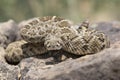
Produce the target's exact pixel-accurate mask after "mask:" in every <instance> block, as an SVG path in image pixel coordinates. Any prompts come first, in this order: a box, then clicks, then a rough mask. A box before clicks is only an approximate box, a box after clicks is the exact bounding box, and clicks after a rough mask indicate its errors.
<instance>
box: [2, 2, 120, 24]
mask: <svg viewBox="0 0 120 80" xmlns="http://www.w3.org/2000/svg"><path fill="white" fill-rule="evenodd" d="M48 15H51V16H52V15H56V16H62V17H64V18H67V19H70V20H73V21H74V22H76V23H78V22H81V21H82V20H85V19H86V18H88V19H89V20H90V21H94V22H98V21H117V20H120V0H0V22H3V21H7V20H9V19H13V20H15V21H16V22H20V21H23V20H26V19H30V18H33V17H42V16H48Z"/></svg>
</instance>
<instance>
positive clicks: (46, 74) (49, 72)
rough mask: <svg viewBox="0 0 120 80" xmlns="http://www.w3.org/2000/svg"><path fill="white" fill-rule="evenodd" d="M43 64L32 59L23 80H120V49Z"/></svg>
mask: <svg viewBox="0 0 120 80" xmlns="http://www.w3.org/2000/svg"><path fill="white" fill-rule="evenodd" d="M22 63H25V62H24V61H23V62H22ZM41 64H42V62H41V60H40V61H39V60H37V59H34V58H33V60H32V59H30V62H28V63H26V66H24V68H23V70H22V71H23V72H25V73H23V74H25V75H23V76H22V79H23V80H120V67H119V66H120V49H112V48H110V49H106V50H104V51H102V52H100V53H98V54H94V55H86V56H84V57H81V58H78V59H75V60H73V59H69V60H67V61H64V62H62V63H59V64H56V65H54V66H50V65H43V66H41ZM26 71H27V72H26Z"/></svg>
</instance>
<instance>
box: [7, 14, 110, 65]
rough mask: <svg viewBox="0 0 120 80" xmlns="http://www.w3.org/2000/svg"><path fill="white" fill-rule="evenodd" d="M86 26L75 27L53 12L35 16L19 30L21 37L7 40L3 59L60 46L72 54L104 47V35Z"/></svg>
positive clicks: (17, 58)
mask: <svg viewBox="0 0 120 80" xmlns="http://www.w3.org/2000/svg"><path fill="white" fill-rule="evenodd" d="M88 26H89V25H88V23H86V22H83V23H82V25H81V26H80V27H79V28H78V29H75V28H74V25H73V23H72V21H70V20H67V19H63V18H60V17H56V16H47V17H43V18H35V19H34V20H33V21H31V22H29V23H27V24H25V25H24V26H23V27H22V28H21V30H20V34H21V36H22V38H23V40H25V41H18V42H14V43H11V44H10V45H9V46H8V47H7V48H6V53H7V54H6V55H5V59H6V61H7V62H9V63H19V61H21V60H22V59H23V58H26V57H30V56H35V55H38V54H44V53H46V52H48V51H56V50H57V51H59V50H63V51H66V52H69V53H72V54H75V55H86V54H92V53H97V52H99V51H101V50H103V49H104V48H108V47H109V46H110V45H109V40H108V38H107V37H106V35H105V34H103V33H101V32H99V31H96V30H93V29H88ZM18 44H20V45H18ZM11 45H12V46H11ZM14 46H15V47H14ZM13 47H14V48H13ZM58 54H59V53H58Z"/></svg>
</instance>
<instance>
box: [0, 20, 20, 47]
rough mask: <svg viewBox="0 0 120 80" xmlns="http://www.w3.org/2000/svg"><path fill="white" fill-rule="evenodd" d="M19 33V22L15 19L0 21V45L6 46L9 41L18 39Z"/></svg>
mask: <svg viewBox="0 0 120 80" xmlns="http://www.w3.org/2000/svg"><path fill="white" fill-rule="evenodd" d="M17 34H18V26H17V23H16V22H15V21H13V20H8V21H7V22H3V23H0V36H1V37H0V45H1V46H3V47H6V46H7V45H8V44H9V43H11V42H13V41H15V40H16V38H17Z"/></svg>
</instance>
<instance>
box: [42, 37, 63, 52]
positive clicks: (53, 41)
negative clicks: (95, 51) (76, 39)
mask: <svg viewBox="0 0 120 80" xmlns="http://www.w3.org/2000/svg"><path fill="white" fill-rule="evenodd" d="M62 43H63V42H62V40H61V39H60V38H58V37H56V36H52V35H49V36H47V37H46V39H45V42H44V46H45V47H46V49H47V50H60V49H61V48H62Z"/></svg>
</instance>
